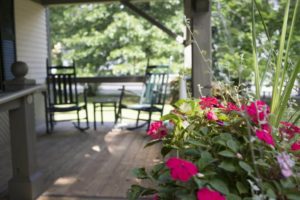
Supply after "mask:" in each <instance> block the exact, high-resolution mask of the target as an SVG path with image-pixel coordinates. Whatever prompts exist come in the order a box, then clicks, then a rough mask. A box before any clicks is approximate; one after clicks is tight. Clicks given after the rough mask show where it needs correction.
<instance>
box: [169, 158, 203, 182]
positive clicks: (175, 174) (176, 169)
mask: <svg viewBox="0 0 300 200" xmlns="http://www.w3.org/2000/svg"><path fill="white" fill-rule="evenodd" d="M166 165H167V167H168V168H169V169H170V171H171V176H172V178H173V179H174V180H180V181H183V182H186V181H188V180H189V179H190V178H191V177H192V176H194V175H195V174H197V173H198V169H197V167H196V165H194V164H193V163H192V162H189V161H186V160H182V159H180V158H174V157H173V158H170V159H169V160H168V161H167V162H166Z"/></svg>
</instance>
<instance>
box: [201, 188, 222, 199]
mask: <svg viewBox="0 0 300 200" xmlns="http://www.w3.org/2000/svg"><path fill="white" fill-rule="evenodd" d="M197 200H226V198H225V197H224V196H223V195H222V194H220V193H219V192H217V191H214V190H210V189H208V188H201V189H199V190H198V192H197Z"/></svg>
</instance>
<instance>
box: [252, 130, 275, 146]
mask: <svg viewBox="0 0 300 200" xmlns="http://www.w3.org/2000/svg"><path fill="white" fill-rule="evenodd" d="M256 136H257V137H258V139H260V140H262V141H264V142H265V143H267V144H269V145H272V146H275V142H274V139H273V136H272V135H271V133H270V132H268V131H267V130H257V131H256Z"/></svg>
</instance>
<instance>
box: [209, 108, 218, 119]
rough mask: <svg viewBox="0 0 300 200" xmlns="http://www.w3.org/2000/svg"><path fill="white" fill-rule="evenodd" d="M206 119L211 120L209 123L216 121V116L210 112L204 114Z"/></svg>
mask: <svg viewBox="0 0 300 200" xmlns="http://www.w3.org/2000/svg"><path fill="white" fill-rule="evenodd" d="M206 117H207V119H208V120H211V121H217V120H218V117H217V115H216V114H215V113H214V111H212V110H210V111H208V112H207V113H206Z"/></svg>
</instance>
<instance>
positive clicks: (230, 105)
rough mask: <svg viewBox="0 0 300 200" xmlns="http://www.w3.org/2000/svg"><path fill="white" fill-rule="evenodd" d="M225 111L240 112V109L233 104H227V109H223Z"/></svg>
mask: <svg viewBox="0 0 300 200" xmlns="http://www.w3.org/2000/svg"><path fill="white" fill-rule="evenodd" d="M225 111H227V112H231V111H241V109H240V108H239V107H238V106H237V105H235V104H234V103H231V102H228V103H227V107H226V108H225Z"/></svg>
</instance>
